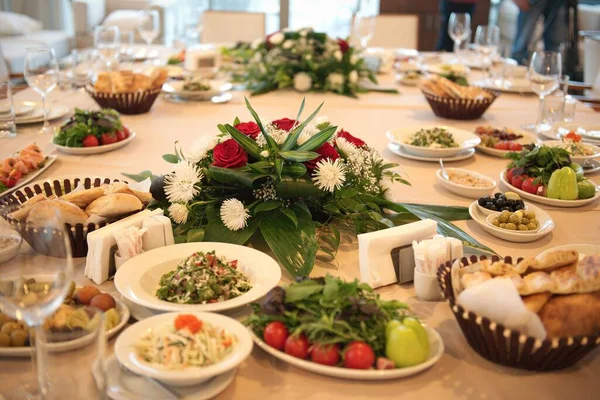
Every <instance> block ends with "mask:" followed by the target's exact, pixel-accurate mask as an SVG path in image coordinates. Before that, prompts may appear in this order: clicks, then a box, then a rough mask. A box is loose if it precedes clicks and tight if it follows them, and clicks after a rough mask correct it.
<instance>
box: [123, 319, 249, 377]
mask: <svg viewBox="0 0 600 400" xmlns="http://www.w3.org/2000/svg"><path fill="white" fill-rule="evenodd" d="M188 314H192V315H195V316H196V317H197V318H198V319H200V320H201V321H203V322H205V323H208V324H211V325H213V326H214V327H216V328H220V329H224V330H226V331H227V332H229V333H230V334H232V335H234V336H235V337H236V338H237V343H236V344H234V348H233V352H232V353H231V354H229V355H228V356H227V357H225V358H224V359H223V360H221V361H219V362H217V363H215V364H212V365H208V366H206V367H187V368H184V369H176V370H168V369H166V368H164V367H162V366H160V365H153V364H151V363H148V362H145V361H143V360H141V359H140V358H139V357H138V356H137V354H136V352H135V346H136V344H137V343H139V341H140V337H141V336H142V335H144V334H145V333H147V332H148V331H149V330H152V329H154V330H157V329H158V330H160V329H165V327H168V326H169V325H172V324H173V321H174V320H175V318H176V317H177V316H178V315H180V313H166V314H160V315H156V316H154V317H150V318H147V319H144V320H142V321H139V322H137V323H135V324H133V325H131V326H129V327H128V328H127V329H125V330H124V331H123V332H122V333H121V334H120V335H119V337H118V338H117V341H116V343H115V355H116V357H117V360H118V361H119V363H120V364H121V365H123V366H125V368H127V369H128V370H130V371H132V372H134V373H136V374H140V375H143V376H147V377H150V378H153V379H156V380H158V381H160V382H161V383H164V384H166V385H172V386H178V387H181V386H194V385H198V384H200V383H202V382H204V381H206V380H208V379H210V378H212V377H214V376H217V375H220V374H224V373H226V372H228V371H231V370H234V369H235V368H236V367H237V366H238V365H240V364H241V363H242V362H243V361H244V360H245V359H246V358H247V357H248V356H249V355H250V352H251V351H252V347H253V345H252V338H251V336H250V332H249V331H248V329H247V328H246V327H245V326H244V325H242V324H241V323H240V322H238V321H236V320H235V319H233V318H230V317H227V316H225V315H221V314H213V313H202V312H192V313H189V312H188Z"/></svg>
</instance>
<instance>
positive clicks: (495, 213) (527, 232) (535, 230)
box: [485, 211, 542, 235]
mask: <svg viewBox="0 0 600 400" xmlns="http://www.w3.org/2000/svg"><path fill="white" fill-rule="evenodd" d="M500 214H501V213H499V212H497V211H496V212H494V213H492V214H489V215H488V216H487V217H486V218H485V221H486V222H487V223H488V225H489V226H490V227H492V229H496V230H500V231H508V232H512V233H518V234H523V235H527V234H531V233H537V232H539V231H540V229H541V228H542V224H541V222H540V225H539V226H538V227H537V229H534V230H528V231H519V230H515V231H512V230H510V229H503V228H500V227H497V226H495V225H494V224H493V223H492V221H493V220H494V218H498V217H499V216H500ZM536 216H537V215H536Z"/></svg>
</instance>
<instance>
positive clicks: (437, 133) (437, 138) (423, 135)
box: [408, 128, 458, 149]
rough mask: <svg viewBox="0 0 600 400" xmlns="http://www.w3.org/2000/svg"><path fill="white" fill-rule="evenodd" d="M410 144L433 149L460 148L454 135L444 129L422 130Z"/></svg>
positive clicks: (412, 138)
mask: <svg viewBox="0 0 600 400" xmlns="http://www.w3.org/2000/svg"><path fill="white" fill-rule="evenodd" d="M408 144H410V145H411V146H419V147H429V148H432V149H447V148H451V147H458V143H456V141H454V137H453V136H452V134H451V133H450V132H448V131H447V130H446V129H444V128H433V129H421V130H420V131H418V132H417V133H415V134H414V135H413V136H412V137H411V138H410V139H409V141H408Z"/></svg>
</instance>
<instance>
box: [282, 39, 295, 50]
mask: <svg viewBox="0 0 600 400" xmlns="http://www.w3.org/2000/svg"><path fill="white" fill-rule="evenodd" d="M282 47H283V48H284V49H286V50H289V49H291V48H292V47H294V42H293V41H291V40H286V41H285V42H283V46H282Z"/></svg>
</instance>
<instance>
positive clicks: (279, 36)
mask: <svg viewBox="0 0 600 400" xmlns="http://www.w3.org/2000/svg"><path fill="white" fill-rule="evenodd" d="M284 39H285V35H284V34H283V33H281V32H277V33H274V34H273V35H272V36H271V37H270V38H269V42H271V43H272V44H275V45H278V44H281V43H283V40H284Z"/></svg>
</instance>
